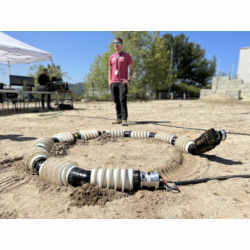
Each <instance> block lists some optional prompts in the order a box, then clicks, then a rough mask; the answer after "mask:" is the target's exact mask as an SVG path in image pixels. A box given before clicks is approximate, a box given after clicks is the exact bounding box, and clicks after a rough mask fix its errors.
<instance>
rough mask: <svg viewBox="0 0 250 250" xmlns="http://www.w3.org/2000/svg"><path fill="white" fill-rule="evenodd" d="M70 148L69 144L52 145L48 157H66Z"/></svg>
mask: <svg viewBox="0 0 250 250" xmlns="http://www.w3.org/2000/svg"><path fill="white" fill-rule="evenodd" d="M70 147H72V144H71V143H66V142H58V143H54V145H53V147H52V149H51V151H50V155H51V156H65V155H67V150H68V149H69V148H70Z"/></svg>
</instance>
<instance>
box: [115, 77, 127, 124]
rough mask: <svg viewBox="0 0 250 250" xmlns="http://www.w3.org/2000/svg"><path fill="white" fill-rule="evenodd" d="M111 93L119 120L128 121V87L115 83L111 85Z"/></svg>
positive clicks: (124, 84)
mask: <svg viewBox="0 0 250 250" xmlns="http://www.w3.org/2000/svg"><path fill="white" fill-rule="evenodd" d="M111 93H112V96H113V101H114V102H115V107H116V118H117V120H127V119H128V107H127V96H128V86H127V84H126V83H123V82H114V83H112V84H111Z"/></svg>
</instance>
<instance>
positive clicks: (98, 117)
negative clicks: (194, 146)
mask: <svg viewBox="0 0 250 250" xmlns="http://www.w3.org/2000/svg"><path fill="white" fill-rule="evenodd" d="M128 109H129V127H128V130H143V131H152V132H165V133H171V134H172V133H174V134H176V135H177V136H181V135H187V136H189V137H190V138H192V139H195V138H196V137H198V136H199V135H200V134H201V133H202V132H203V131H204V130H205V129H209V128H215V129H225V130H226V131H227V132H229V134H228V138H227V140H226V141H224V142H222V143H221V144H220V145H219V146H218V147H217V148H215V149H214V150H212V151H210V152H208V153H206V154H204V155H203V156H192V155H188V154H183V155H182V154H180V153H178V151H177V150H176V149H175V147H174V146H171V145H168V144H165V143H163V142H159V141H153V140H135V139H129V138H120V139H117V140H108V139H107V140H97V139H95V140H91V141H88V142H87V143H78V144H77V145H74V146H73V147H70V148H69V149H68V150H67V155H66V156H65V157H66V158H67V159H71V160H73V161H76V162H77V163H78V164H79V166H80V167H82V168H86V169H91V168H95V167H103V166H104V167H113V168H114V167H120V168H133V169H140V170H145V171H149V170H153V169H157V170H159V171H162V172H163V173H164V174H165V178H166V179H167V180H185V179H191V178H201V177H212V176H220V175H232V174H250V148H249V143H250V131H249V124H250V104H249V103H246V102H236V101H231V100H226V101H221V100H216V99H214V100H205V101H201V100H195V101H179V100H178V101H149V102H130V103H129V104H128ZM114 111H115V108H114V104H113V103H111V102H89V103H78V104H75V110H71V111H64V112H62V111H53V112H44V113H26V114H15V115H13V114H12V115H5V116H0V121H1V128H0V218H46V219H47V218H181V219H184V218H250V210H249V206H250V199H249V195H250V179H240V178H236V179H229V180H225V181H210V182H207V183H202V184H197V185H190V186H181V187H180V189H181V192H180V193H174V192H166V191H160V190H158V191H147V190H140V191H138V192H136V193H133V194H124V193H120V192H114V191H113V192H111V191H110V192H106V190H97V189H96V188H95V187H91V186H85V187H79V188H73V187H60V186H56V185H52V184H47V183H44V182H42V181H41V180H40V179H39V177H38V176H37V175H32V174H31V173H30V172H29V171H28V170H26V169H25V166H24V161H23V159H22V157H24V156H25V154H26V153H28V152H29V148H30V147H31V145H32V143H34V140H36V139H38V138H40V137H44V136H46V137H50V136H52V135H54V134H56V133H59V132H66V131H71V132H73V131H76V130H77V129H93V128H95V129H101V130H102V129H110V128H113V129H120V128H121V126H120V125H112V124H111V123H112V121H113V120H114V117H115V115H114ZM98 197H99V198H98Z"/></svg>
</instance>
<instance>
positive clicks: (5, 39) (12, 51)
mask: <svg viewBox="0 0 250 250" xmlns="http://www.w3.org/2000/svg"><path fill="white" fill-rule="evenodd" d="M40 61H51V62H53V59H52V55H51V54H50V53H48V52H46V51H44V50H41V49H37V48H35V47H32V46H30V45H28V44H26V43H23V42H21V41H18V40H16V39H15V38H12V37H10V36H8V35H6V34H5V33H3V32H0V63H2V64H8V66H9V75H10V65H11V64H17V63H32V62H40Z"/></svg>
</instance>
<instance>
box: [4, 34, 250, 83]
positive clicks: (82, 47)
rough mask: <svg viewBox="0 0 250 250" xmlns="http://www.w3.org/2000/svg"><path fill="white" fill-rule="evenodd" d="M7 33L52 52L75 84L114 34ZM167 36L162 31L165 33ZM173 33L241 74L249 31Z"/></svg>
mask: <svg viewBox="0 0 250 250" xmlns="http://www.w3.org/2000/svg"><path fill="white" fill-rule="evenodd" d="M5 33H6V34H8V35H10V36H12V37H14V38H16V39H18V40H20V41H22V42H25V43H28V44H30V45H32V46H34V47H37V48H39V49H42V50H46V51H48V52H50V53H52V56H53V59H54V62H55V63H56V64H59V65H61V68H62V70H63V71H65V72H68V75H69V76H70V77H71V80H70V82H72V83H76V82H81V81H83V79H84V77H85V76H86V74H87V73H88V72H89V69H90V65H91V64H92V63H93V61H94V58H95V57H96V56H97V55H98V54H100V55H102V54H103V53H104V52H105V51H107V49H108V47H109V44H110V42H111V41H112V39H113V35H112V32H110V31H92V32H91V31H66V32H62V31H58V32H55V31H48V32H47V31H39V32H38V31H37V32H36V31H16V32H15V31H10V32H8V31H7V32H5ZM164 33H165V32H161V34H164ZM169 33H172V34H174V35H177V34H180V33H184V34H185V35H187V36H188V37H189V39H190V41H193V42H195V43H199V44H200V45H201V47H202V48H204V49H205V50H206V57H207V58H209V59H211V58H212V57H213V56H216V58H217V66H218V69H219V71H223V72H225V73H231V71H232V69H233V72H234V73H236V72H237V67H238V59H239V50H240V48H241V47H247V46H250V32H249V31H246V32H240V31H236V32H233V31H215V32H213V31H192V32H188V31H184V32H181V31H178V32H173V31H171V32H169ZM41 64H46V62H41ZM11 71H12V74H16V75H27V74H28V73H29V65H27V64H17V65H12V68H11ZM0 82H4V83H8V68H7V66H6V65H3V64H0Z"/></svg>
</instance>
